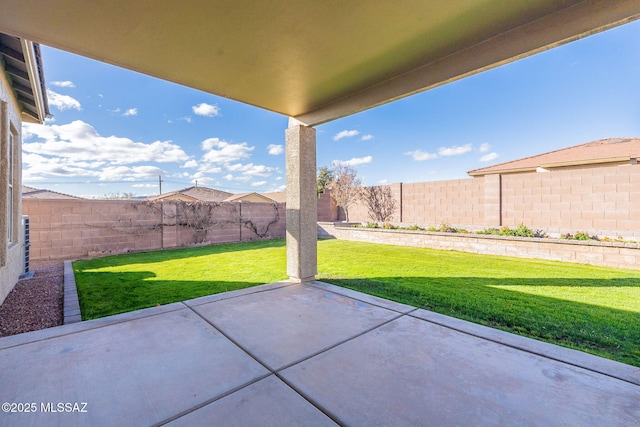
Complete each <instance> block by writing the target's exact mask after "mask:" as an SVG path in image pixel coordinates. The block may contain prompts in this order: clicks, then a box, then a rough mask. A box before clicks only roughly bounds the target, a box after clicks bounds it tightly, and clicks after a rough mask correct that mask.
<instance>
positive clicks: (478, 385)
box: [0, 282, 640, 426]
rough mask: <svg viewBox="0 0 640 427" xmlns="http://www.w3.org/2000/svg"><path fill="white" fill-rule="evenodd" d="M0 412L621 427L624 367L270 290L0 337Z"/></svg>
mask: <svg viewBox="0 0 640 427" xmlns="http://www.w3.org/2000/svg"><path fill="white" fill-rule="evenodd" d="M0 402H2V403H4V402H9V403H16V404H17V405H14V407H13V408H9V409H15V410H22V411H24V410H25V408H27V407H28V408H27V409H31V410H32V412H30V413H24V412H23V413H11V412H8V413H7V412H0V425H2V426H14V425H19V426H23V425H47V426H52V425H60V426H75V425H78V426H96V425H101V426H105V425H113V426H144V425H165V424H166V425H170V426H194V425H221V426H222V425H223V426H228V425H237V426H251V425H259V426H269V425H277V426H285V425H286V426H290V425H305V426H306V425H309V426H315V425H335V424H339V425H352V426H368V425H385V426H386V425H389V426H392V425H399V426H407V425H433V426H484V425H487V426H633V425H639V424H640V369H639V368H635V367H633V366H628V365H624V364H621V363H617V362H613V361H610V360H607V359H602V358H599V357H595V356H591V355H587V354H585V353H581V352H577V351H573V350H569V349H565V348H561V347H557V346H554V345H550V344H545V343H541V342H538V341H534V340H530V339H527V338H523V337H519V336H515V335H511V334H508V333H505V332H501V331H497V330H494V329H490V328H486V327H483V326H479V325H475V324H472V323H469V322H465V321H461V320H457V319H453V318H450V317H446V316H442V315H439V314H435V313H431V312H428V311H425V310H419V309H415V308H413V307H409V306H405V305H401V304H397V303H394V302H391V301H387V300H383V299H379V298H375V297H371V296H369V295H365V294H361V293H358V292H354V291H350V290H347V289H343V288H339V287H336V286H332V285H327V284H324V283H321V282H312V283H309V284H305V285H298V284H293V283H289V282H281V283H273V284H269V285H263V286H258V287H254V288H248V289H243V290H240V291H234V292H228V293H224V294H218V295H213V296H209V297H204V298H198V299H195V300H191V301H185V302H183V303H175V304H170V305H166V306H161V307H155V308H151V309H146V310H140V311H136V312H131V313H126V314H123V315H118V316H112V317H108V318H103V319H97V320H92V321H87V322H80V323H75V324H70V325H65V326H60V327H56V328H51V329H46V330H42V331H37V332H32V333H27V334H22V335H16V336H11V337H5V338H1V339H0ZM32 403H33V404H34V405H31V404H32ZM59 404H63V405H59ZM64 404H69V405H67V406H65V405H64ZM74 404H77V405H74ZM85 404H86V405H85ZM20 405H22V406H20ZM5 409H7V407H6V405H4V406H3V411H4V410H5ZM66 410H71V411H74V410H80V411H81V410H84V412H65V411H66ZM54 411H55V412H54Z"/></svg>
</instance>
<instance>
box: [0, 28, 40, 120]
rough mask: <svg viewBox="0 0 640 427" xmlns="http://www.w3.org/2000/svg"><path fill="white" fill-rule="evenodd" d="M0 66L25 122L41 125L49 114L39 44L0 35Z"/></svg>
mask: <svg viewBox="0 0 640 427" xmlns="http://www.w3.org/2000/svg"><path fill="white" fill-rule="evenodd" d="M0 64H4V66H3V68H4V71H5V72H6V73H7V75H8V76H9V79H10V84H11V87H12V88H13V91H14V93H15V96H16V99H17V100H18V103H19V104H20V107H21V111H22V113H23V117H22V120H23V121H25V122H35V123H42V122H44V119H45V118H46V117H47V116H48V115H49V104H48V102H47V90H46V87H45V83H44V72H43V69H42V57H41V55H40V45H39V44H37V43H33V42H31V41H28V40H25V39H20V38H18V37H13V36H10V35H7V34H3V33H0Z"/></svg>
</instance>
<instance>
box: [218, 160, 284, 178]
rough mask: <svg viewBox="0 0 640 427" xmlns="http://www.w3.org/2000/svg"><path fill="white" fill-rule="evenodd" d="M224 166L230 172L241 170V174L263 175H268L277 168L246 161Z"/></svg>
mask: <svg viewBox="0 0 640 427" xmlns="http://www.w3.org/2000/svg"><path fill="white" fill-rule="evenodd" d="M226 168H227V169H228V170H230V171H232V172H242V174H243V175H248V176H264V177H267V176H270V175H271V174H272V173H273V172H275V171H277V170H278V168H273V167H270V166H265V165H254V164H253V163H248V164H246V165H243V164H241V163H236V164H233V165H226Z"/></svg>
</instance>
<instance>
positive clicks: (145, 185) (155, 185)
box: [131, 184, 158, 188]
mask: <svg viewBox="0 0 640 427" xmlns="http://www.w3.org/2000/svg"><path fill="white" fill-rule="evenodd" d="M131 186H132V187H133V188H158V184H131Z"/></svg>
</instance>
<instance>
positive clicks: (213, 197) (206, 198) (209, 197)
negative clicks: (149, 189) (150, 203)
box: [147, 187, 232, 202]
mask: <svg viewBox="0 0 640 427" xmlns="http://www.w3.org/2000/svg"><path fill="white" fill-rule="evenodd" d="M231 195H232V194H231V193H227V192H226V191H220V190H215V189H213V188H207V187H188V188H183V189H182V190H177V191H170V192H168V193H162V194H160V195H159V196H153V197H148V198H147V200H184V201H186V202H196V201H197V202H222V201H224V200H225V199H226V198H227V197H229V196H231Z"/></svg>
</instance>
